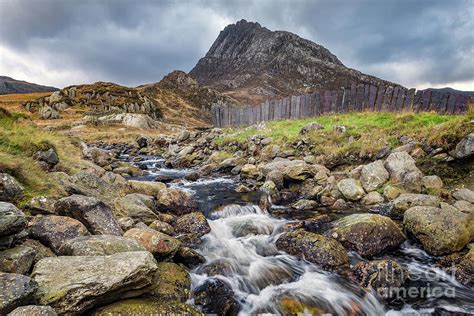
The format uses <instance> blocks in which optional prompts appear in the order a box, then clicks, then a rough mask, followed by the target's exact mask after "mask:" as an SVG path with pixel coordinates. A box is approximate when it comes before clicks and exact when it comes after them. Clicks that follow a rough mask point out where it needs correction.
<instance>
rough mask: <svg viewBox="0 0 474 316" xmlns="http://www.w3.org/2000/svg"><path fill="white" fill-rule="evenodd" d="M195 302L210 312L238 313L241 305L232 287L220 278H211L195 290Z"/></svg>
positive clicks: (221, 313)
mask: <svg viewBox="0 0 474 316" xmlns="http://www.w3.org/2000/svg"><path fill="white" fill-rule="evenodd" d="M193 297H194V303H195V304H196V305H199V306H201V308H202V310H203V311H204V312H205V313H207V314H209V313H212V314H218V315H237V313H238V312H239V309H240V306H239V303H238V302H237V300H236V299H235V298H234V291H233V290H232V287H231V286H230V285H229V284H228V283H226V282H225V281H223V280H221V279H218V278H210V279H207V280H206V281H204V283H203V284H201V285H199V286H198V287H196V288H195V289H194V291H193Z"/></svg>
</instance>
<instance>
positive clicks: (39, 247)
mask: <svg viewBox="0 0 474 316" xmlns="http://www.w3.org/2000/svg"><path fill="white" fill-rule="evenodd" d="M22 245H23V246H27V247H29V248H32V249H33V250H34V252H35V256H34V260H33V263H36V262H38V261H40V260H41V259H43V258H48V257H56V254H55V253H54V252H53V251H52V250H51V249H50V248H48V247H46V246H45V245H43V244H42V243H40V242H39V241H37V240H35V239H26V240H25V241H24V242H23V243H22Z"/></svg>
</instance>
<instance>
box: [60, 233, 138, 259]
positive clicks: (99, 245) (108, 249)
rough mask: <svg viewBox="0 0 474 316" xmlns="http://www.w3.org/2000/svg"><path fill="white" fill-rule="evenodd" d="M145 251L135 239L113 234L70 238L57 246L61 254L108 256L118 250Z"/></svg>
mask: <svg viewBox="0 0 474 316" xmlns="http://www.w3.org/2000/svg"><path fill="white" fill-rule="evenodd" d="M132 251H146V249H145V247H143V246H142V245H141V244H139V243H138V242H137V241H136V240H133V239H129V238H125V237H121V236H113V235H97V236H83V237H77V238H74V239H70V240H68V241H66V242H64V243H63V245H62V246H61V248H59V254H60V255H62V256H108V255H113V254H115V253H119V252H132Z"/></svg>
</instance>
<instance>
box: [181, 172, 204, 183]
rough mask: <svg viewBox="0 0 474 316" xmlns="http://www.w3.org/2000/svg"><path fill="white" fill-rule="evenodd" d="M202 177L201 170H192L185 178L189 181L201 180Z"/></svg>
mask: <svg viewBox="0 0 474 316" xmlns="http://www.w3.org/2000/svg"><path fill="white" fill-rule="evenodd" d="M200 177H201V176H200V175H199V172H197V171H193V172H190V173H188V174H187V175H185V176H184V178H185V179H186V180H188V181H197V180H199V178H200Z"/></svg>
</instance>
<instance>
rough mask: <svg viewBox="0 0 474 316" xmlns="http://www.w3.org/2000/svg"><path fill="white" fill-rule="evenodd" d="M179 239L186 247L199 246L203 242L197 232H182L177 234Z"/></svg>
mask: <svg viewBox="0 0 474 316" xmlns="http://www.w3.org/2000/svg"><path fill="white" fill-rule="evenodd" d="M175 237H176V239H177V240H179V241H180V242H181V244H182V245H183V246H185V247H189V248H197V247H199V245H200V244H201V243H202V240H201V236H199V235H197V234H193V233H190V234H180V235H177V236H175Z"/></svg>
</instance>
